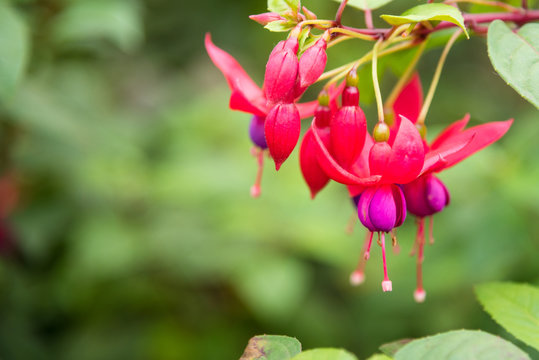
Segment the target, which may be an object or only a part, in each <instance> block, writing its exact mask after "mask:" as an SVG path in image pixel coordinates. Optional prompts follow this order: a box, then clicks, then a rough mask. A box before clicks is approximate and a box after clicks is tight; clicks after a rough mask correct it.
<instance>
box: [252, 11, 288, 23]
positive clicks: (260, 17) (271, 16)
mask: <svg viewBox="0 0 539 360" xmlns="http://www.w3.org/2000/svg"><path fill="white" fill-rule="evenodd" d="M249 19H251V20H254V21H256V22H257V23H259V24H260V25H263V26H266V25H268V24H269V23H270V22H273V21H279V20H286V19H285V18H284V17H282V16H281V15H279V14H278V13H275V12H266V13H262V14H256V15H249Z"/></svg>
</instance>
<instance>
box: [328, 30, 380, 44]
mask: <svg viewBox="0 0 539 360" xmlns="http://www.w3.org/2000/svg"><path fill="white" fill-rule="evenodd" d="M329 32H330V33H332V34H334V33H339V34H345V35H348V36H350V37H353V38H356V39H361V40H367V41H374V40H376V38H375V37H373V36H372V35H365V34H361V33H358V32H355V31H351V30H347V29H342V28H332V29H330V30H329Z"/></svg>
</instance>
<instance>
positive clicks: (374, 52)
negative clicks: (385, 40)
mask: <svg viewBox="0 0 539 360" xmlns="http://www.w3.org/2000/svg"><path fill="white" fill-rule="evenodd" d="M381 43H382V39H380V40H378V41H377V42H376V44H374V47H373V48H372V84H373V87H374V96H375V97H376V107H377V108H378V122H381V123H383V122H384V104H383V102H382V93H381V92H380V84H379V83H378V48H379V47H380V44H381Z"/></svg>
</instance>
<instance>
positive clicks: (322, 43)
mask: <svg viewBox="0 0 539 360" xmlns="http://www.w3.org/2000/svg"><path fill="white" fill-rule="evenodd" d="M326 48H327V43H326V40H325V37H324V36H322V38H320V39H319V40H318V41H317V42H316V43H315V44H314V45H313V46H311V47H310V48H308V49H307V50H305V52H304V53H303V55H301V57H300V59H299V87H300V88H301V89H305V88H307V87H308V86H310V85H312V84H313V83H314V82H315V81H316V80H318V78H319V77H320V75H322V73H323V72H324V69H325V68H326V63H327V60H328V57H327V54H326ZM302 92H303V91H302Z"/></svg>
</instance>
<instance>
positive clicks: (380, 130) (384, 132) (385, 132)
mask: <svg viewBox="0 0 539 360" xmlns="http://www.w3.org/2000/svg"><path fill="white" fill-rule="evenodd" d="M373 137H374V141H376V142H383V141H387V140H389V126H387V124H386V123H384V122H379V123H378V124H376V126H375V127H374V131H373Z"/></svg>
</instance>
